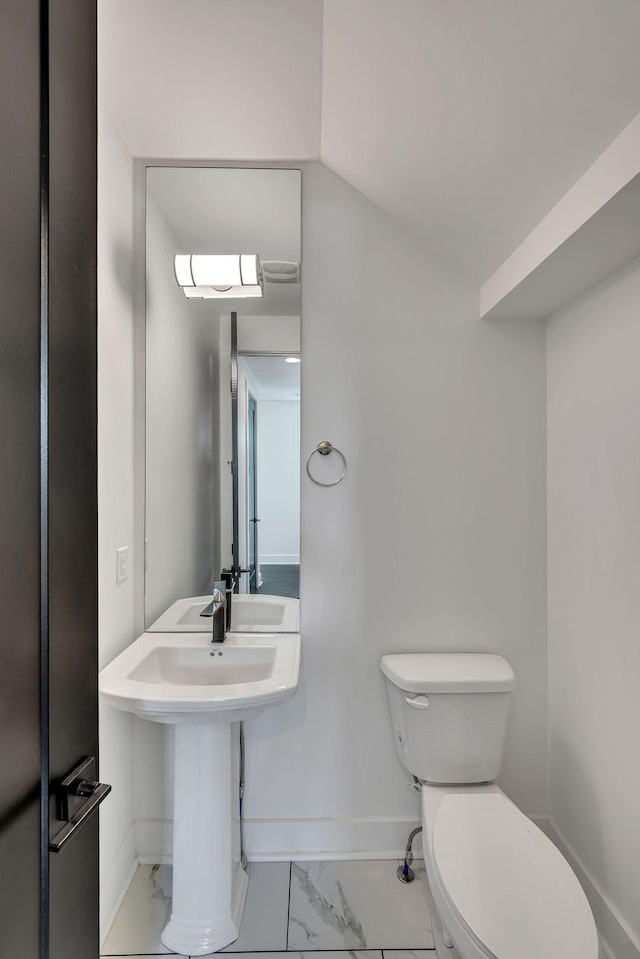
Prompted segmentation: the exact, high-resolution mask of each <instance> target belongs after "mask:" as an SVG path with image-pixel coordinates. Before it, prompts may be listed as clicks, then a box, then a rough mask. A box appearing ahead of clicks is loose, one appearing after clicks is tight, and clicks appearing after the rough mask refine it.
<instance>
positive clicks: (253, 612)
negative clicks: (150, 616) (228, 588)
mask: <svg viewBox="0 0 640 959" xmlns="http://www.w3.org/2000/svg"><path fill="white" fill-rule="evenodd" d="M210 602H211V596H189V597H187V598H186V599H178V600H176V602H175V603H173V605H172V606H170V607H169V608H168V609H167V610H165V611H164V613H163V614H162V615H161V616H159V617H158V619H156V621H155V622H154V623H152V624H151V626H150V627H149V630H148V632H154V633H155V632H163V631H166V632H172V633H182V632H185V633H192V632H193V633H200V632H208V633H211V628H212V627H211V619H209V618H207V617H204V616H201V615H200V613H201V612H202V610H203V609H204V608H205V606H208V605H209V603H210ZM231 628H232V629H233V630H237V631H238V632H258V631H262V632H264V631H268V632H272V633H297V632H298V630H299V629H300V600H299V599H290V598H288V597H286V596H268V595H264V594H262V593H259V594H255V593H234V596H233V600H232V602H231Z"/></svg>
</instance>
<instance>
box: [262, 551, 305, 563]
mask: <svg viewBox="0 0 640 959" xmlns="http://www.w3.org/2000/svg"><path fill="white" fill-rule="evenodd" d="M260 565H261V566H263V565H264V566H299V565H300V554H299V553H297V554H295V555H294V554H293V553H291V554H289V553H271V554H267V555H262V554H261V555H260Z"/></svg>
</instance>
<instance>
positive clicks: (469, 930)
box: [381, 653, 599, 959]
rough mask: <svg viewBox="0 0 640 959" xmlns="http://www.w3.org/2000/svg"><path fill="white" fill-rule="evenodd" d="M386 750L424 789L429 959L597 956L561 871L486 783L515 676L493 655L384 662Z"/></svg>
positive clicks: (494, 767) (549, 846) (541, 838)
mask: <svg viewBox="0 0 640 959" xmlns="http://www.w3.org/2000/svg"><path fill="white" fill-rule="evenodd" d="M381 669H382V671H383V673H384V674H385V677H386V679H387V690H388V693H389V705H390V710H391V719H392V725H393V730H394V741H395V745H396V752H397V754H398V757H399V758H400V760H401V762H402V763H403V765H404V766H405V767H406V768H407V769H408V770H409V772H412V773H413V775H414V776H415V777H416V778H417V779H418V780H420V781H421V784H422V790H421V791H422V825H423V849H424V858H425V868H426V872H427V878H428V880H429V888H430V895H431V897H432V900H433V906H434V908H435V916H434V939H435V946H436V953H437V956H438V959H541V957H544V959H597V957H598V951H599V947H598V935H597V931H596V926H595V922H594V920H593V916H592V914H591V909H590V907H589V904H588V902H587V899H586V897H585V895H584V892H583V890H582V888H581V886H580V884H579V882H578V880H577V878H576V876H575V874H574V873H573V871H572V870H571V868H570V866H569V864H568V863H567V861H566V860H565V859H564V857H563V856H562V855H561V853H560V852H559V851H558V849H557V848H556V847H555V846H554V845H553V843H552V842H551V841H550V840H549V839H547V837H546V836H545V835H544V834H543V833H542V832H541V830H540V829H538V827H537V826H535V825H534V824H533V823H532V822H531V821H530V820H529V819H528V818H527V817H526V816H525V815H524V814H523V813H522V812H521V811H520V810H519V809H518V808H517V806H515V805H514V803H512V802H511V800H510V799H509V798H508V797H507V796H506V795H505V794H504V793H503V792H502V791H501V790H500V789H499V787H498V786H496V785H495V784H494V783H493V782H490V781H489V780H492V779H493V778H494V777H495V776H497V774H498V772H499V770H500V765H501V761H502V752H503V748H504V738H505V732H506V722H507V715H508V702H509V697H510V693H511V690H513V689H514V688H515V676H514V675H513V671H512V670H511V667H510V666H509V664H508V663H507V662H506V660H504V659H503V658H502V657H500V656H493V655H485V654H462V653H458V654H433V653H421V654H405V655H395V656H384V657H383V658H382V662H381Z"/></svg>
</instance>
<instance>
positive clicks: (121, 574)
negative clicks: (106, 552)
mask: <svg viewBox="0 0 640 959" xmlns="http://www.w3.org/2000/svg"><path fill="white" fill-rule="evenodd" d="M128 575H129V547H128V546H121V547H120V549H117V550H116V583H122V582H124V580H125V579H126V578H127V577H128Z"/></svg>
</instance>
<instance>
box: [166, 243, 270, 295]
mask: <svg viewBox="0 0 640 959" xmlns="http://www.w3.org/2000/svg"><path fill="white" fill-rule="evenodd" d="M173 268H174V272H175V276H176V282H177V283H178V286H181V287H182V288H183V289H184V292H185V295H186V296H188V297H190V298H197V299H214V298H217V297H221V298H233V297H245V296H262V277H261V274H260V257H259V256H258V254H257V253H231V254H227V253H224V254H201V253H193V254H181V253H178V254H177V255H176V256H175V258H174V265H173ZM196 290H198V291H200V292H197V293H196V292H195V291H196ZM202 290H205V291H209V292H205V293H203V292H202Z"/></svg>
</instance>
